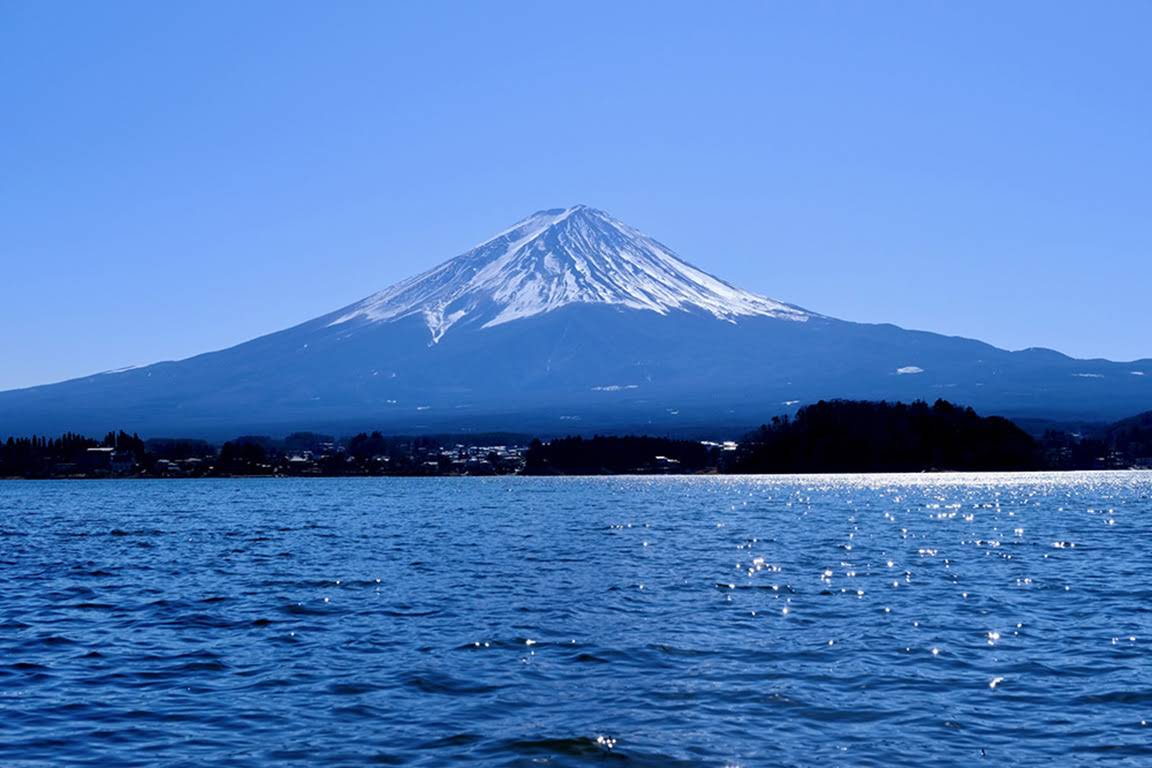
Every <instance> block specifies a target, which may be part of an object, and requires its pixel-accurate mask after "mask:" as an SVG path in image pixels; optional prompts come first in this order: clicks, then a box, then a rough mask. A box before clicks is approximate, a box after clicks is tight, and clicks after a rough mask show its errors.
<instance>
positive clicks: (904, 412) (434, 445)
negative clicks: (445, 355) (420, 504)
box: [0, 400, 1152, 478]
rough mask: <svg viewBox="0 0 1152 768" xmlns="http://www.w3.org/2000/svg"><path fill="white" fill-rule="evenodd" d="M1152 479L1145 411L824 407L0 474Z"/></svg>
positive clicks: (5, 466) (59, 444)
mask: <svg viewBox="0 0 1152 768" xmlns="http://www.w3.org/2000/svg"><path fill="white" fill-rule="evenodd" d="M1084 469H1152V414H1143V415H1141V416H1139V417H1134V418H1133V419H1129V420H1126V421H1124V422H1118V423H1117V424H1115V425H1111V426H1109V427H1107V428H1106V429H1104V430H1101V431H1099V432H1098V433H1096V434H1084V433H1081V432H1075V431H1061V430H1054V429H1048V430H1046V431H1045V432H1044V433H1043V434H1042V435H1041V436H1035V435H1031V434H1029V433H1027V432H1025V431H1024V430H1022V429H1021V428H1020V427H1019V426H1017V425H1016V424H1014V423H1013V422H1011V421H1008V420H1007V419H1003V418H999V417H994V416H993V417H981V416H979V415H977V414H976V413H975V412H974V411H973V410H972V409H971V408H964V407H962V406H956V405H953V404H951V403H948V402H946V401H943V400H940V401H937V402H936V403H934V404H932V405H929V404H927V403H924V402H915V403H910V404H903V403H877V402H863V401H842V400H838V401H828V402H824V401H821V402H819V403H815V404H813V405H811V406H807V407H804V408H801V409H800V411H799V412H798V413H797V414H796V416H795V417H776V418H773V419H772V421H771V423H769V424H765V425H764V426H762V427H761V428H760V429H759V430H757V431H754V432H750V433H748V434H746V435H744V436H743V437H742V438H741V439H740V440H739V441H734V440H688V439H674V438H669V437H650V436H635V435H629V436H603V435H601V436H594V437H583V436H568V437H560V438H552V439H547V440H541V439H533V438H529V437H526V436H523V435H516V434H511V433H496V434H489V435H470V436H467V437H461V436H387V435H384V434H382V433H380V432H372V433H363V432H362V433H360V434H357V435H355V436H353V437H349V438H336V437H334V436H331V435H324V434H318V433H314V432H295V433H292V434H289V435H287V436H286V437H283V438H272V437H268V436H256V435H248V436H243V437H238V438H236V439H234V440H229V441H227V442H225V443H223V444H222V445H216V444H212V443H209V442H207V441H204V440H194V439H173V438H152V439H147V440H146V439H143V438H141V437H140V436H139V435H136V434H128V433H126V432H110V433H108V434H107V435H105V436H104V438H103V439H101V440H97V439H93V438H89V437H85V436H82V435H77V434H64V435H61V436H58V437H46V436H32V437H19V438H17V437H9V438H7V440H6V441H5V442H3V443H0V477H5V478H109V477H112V478H128V477H137V478H202V477H244V476H266V477H347V476H385V475H400V476H485V475H517V474H526V475H604V474H705V473H768V474H771V473H808V472H917V471H921V472H923V471H946V470H965V471H998V470H1003V471H1017V470H1021V471H1022V470H1084Z"/></svg>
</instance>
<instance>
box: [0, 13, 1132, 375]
mask: <svg viewBox="0 0 1152 768" xmlns="http://www.w3.org/2000/svg"><path fill="white" fill-rule="evenodd" d="M1149 30H1152V3H1147V2H1120V1H1118V0H1116V1H1113V2H1108V3H1085V2H1076V3H1073V2H1054V1H1053V0H1044V1H1043V2H1024V1H1023V0H1014V2H1011V3H1004V2H1000V1H999V0H997V1H996V2H965V3H957V2H938V3H934V2H921V1H917V2H907V3H901V2H869V3H850V2H828V3H821V2H808V1H806V2H783V1H782V0H781V1H780V2H767V1H763V2H727V3H704V2H692V3H683V4H678V3H672V2H648V3H642V2H619V0H616V1H614V2H590V1H589V0H583V1H582V2H580V3H553V2H540V3H513V2H495V1H494V2H484V3H479V2H475V3H468V4H465V3H446V2H426V1H423V0H422V1H421V2H413V3H400V2H395V3H392V2H377V1H375V0H372V1H370V2H368V1H366V2H353V1H352V0H342V2H338V3H322V2H299V3H296V2H286V1H285V0H275V2H257V1H256V0H245V2H225V1H224V0H216V1H214V2H188V3H157V2H152V1H151V0H148V1H147V2H138V3H137V2H119V1H117V0H109V1H108V2H99V3H97V2H88V3H84V2H64V1H63V0H43V1H41V0H23V1H22V2H16V1H14V0H0V117H2V120H0V328H3V332H2V333H0V361H2V363H0V388H7V387H17V386H25V385H31V384H36V383H43V382H47V381H52V380H59V379H63V378H68V377H72V376H77V375H82V374H86V373H91V372H94V371H99V370H106V369H111V368H118V367H122V366H127V365H132V364H142V363H148V362H154V361H157V360H163V359H175V358H180V357H185V356H189V355H192V354H195V353H198V352H203V351H208V350H211V349H216V348H221V347H224V346H228V345H231V344H234V343H238V342H241V341H244V340H246V339H248V338H251V337H254V336H257V335H259V334H262V333H266V332H270V331H274V330H278V329H280V328H283V327H286V326H289V325H292V324H295V323H297V322H300V321H303V320H307V319H309V318H311V317H313V316H316V315H319V314H322V313H325V312H327V311H330V310H333V309H335V308H337V307H340V306H343V305H345V304H349V303H351V302H353V301H355V300H357V299H359V298H361V297H363V296H364V295H366V294H368V293H371V292H373V291H375V290H378V289H381V288H384V287H386V286H387V285H389V284H391V283H393V282H395V281H396V280H398V279H401V278H404V277H407V276H409V275H410V274H413V273H416V272H418V271H421V270H423V269H425V268H427V267H429V266H432V265H433V264H435V263H438V262H440V261H443V260H445V259H447V258H449V257H451V256H454V255H456V254H458V253H460V252H461V251H463V250H465V249H466V248H468V247H469V246H470V245H472V244H474V243H476V242H478V241H480V240H483V239H485V238H486V237H488V236H490V235H491V234H494V233H495V232H497V231H499V230H500V229H503V228H504V227H506V226H507V225H508V224H510V223H511V222H513V221H515V220H516V219H519V218H521V217H523V216H525V215H527V214H528V213H531V212H532V211H535V210H538V209H542V208H552V207H562V206H567V205H571V204H574V203H577V202H581V203H586V204H589V205H592V206H595V207H598V208H603V209H605V210H607V211H609V212H610V213H612V214H613V215H615V216H616V217H617V218H620V219H623V220H624V221H626V222H628V223H630V224H632V225H634V226H636V227H638V228H640V229H642V230H644V231H646V232H648V233H649V234H651V235H653V236H654V237H656V238H658V239H659V240H661V241H663V242H664V243H666V244H668V245H669V246H671V247H672V248H673V249H675V250H676V251H677V252H678V253H679V254H680V255H681V256H683V257H685V258H687V259H688V260H689V261H692V262H694V263H696V264H697V265H699V266H701V267H703V268H705V269H707V270H709V271H711V272H713V273H715V274H717V275H719V276H720V277H723V278H725V279H727V280H729V281H730V282H734V283H736V284H737V285H739V286H741V287H744V288H747V289H750V290H754V291H757V292H760V293H764V294H767V295H769V296H772V297H775V298H779V299H782V300H785V301H790V302H793V303H797V304H800V305H802V306H805V307H808V308H810V309H813V310H816V311H819V312H823V313H825V314H830V315H833V316H836V317H841V318H844V319H849V320H860V321H875V322H879V321H886V322H894V323H897V324H900V325H904V326H906V327H912V328H922V329H928V330H935V331H940V332H943V333H949V334H959V335H965V336H972V337H976V338H981V339H984V340H987V341H990V342H992V343H995V344H997V345H1000V346H1004V347H1008V348H1013V349H1017V348H1022V347H1027V346H1048V347H1054V348H1056V349H1060V350H1062V351H1065V352H1068V353H1070V354H1075V355H1077V356H1101V357H1112V358H1115V359H1132V358H1137V357H1152V333H1150V332H1149V329H1150V328H1152V298H1150V297H1152V292H1150V290H1149V289H1150V287H1152V247H1150V246H1152V46H1150V45H1149V43H1148V35H1149Z"/></svg>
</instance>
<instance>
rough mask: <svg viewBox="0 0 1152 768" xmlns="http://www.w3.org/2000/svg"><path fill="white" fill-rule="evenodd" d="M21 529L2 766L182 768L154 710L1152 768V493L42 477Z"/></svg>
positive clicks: (318, 752) (897, 485)
mask: <svg viewBox="0 0 1152 768" xmlns="http://www.w3.org/2000/svg"><path fill="white" fill-rule="evenodd" d="M174 509H180V510H186V511H184V512H181V513H180V514H173V513H172V512H171V510H174ZM0 510H2V513H3V516H2V517H0V537H2V538H0V540H2V541H3V542H4V544H5V548H4V550H3V552H2V553H0V558H2V559H3V560H4V563H5V565H4V569H3V570H0V586H2V587H3V588H4V590H5V591H4V594H5V595H6V603H5V607H4V610H5V613H4V616H3V619H2V620H0V629H2V630H3V631H2V632H0V659H3V661H0V718H2V719H3V722H5V723H6V727H7V732H6V734H5V737H4V738H3V739H0V764H13V762H14V760H15V759H16V758H17V757H19V758H20V759H24V760H33V761H35V760H40V761H41V762H46V761H49V760H50V759H53V758H55V759H56V762H57V764H59V762H60V761H59V759H58V758H59V757H60V755H61V754H63V755H64V756H65V758H67V757H68V756H69V755H71V756H72V757H74V758H75V760H76V762H83V761H87V762H88V763H89V764H95V763H101V762H102V763H105V764H130V763H131V762H132V760H133V756H134V755H135V754H137V752H138V750H139V749H141V748H144V747H145V745H148V748H149V749H151V750H153V752H152V753H151V754H152V755H153V757H154V759H155V760H156V761H160V762H164V761H168V762H175V761H179V760H180V759H181V758H182V757H185V755H183V753H181V751H180V750H181V749H182V748H183V747H182V746H181V744H180V743H179V742H178V741H175V740H171V741H165V740H164V738H163V736H162V735H157V734H162V733H163V731H161V730H157V731H155V732H145V731H142V730H141V725H140V723H139V721H138V719H136V720H134V719H133V717H132V716H131V713H134V712H139V711H141V709H140V706H139V702H140V700H141V697H147V698H148V701H149V707H151V709H150V710H149V711H152V712H154V713H155V714H154V716H155V717H157V718H159V719H158V720H157V721H156V722H159V723H163V722H179V723H180V724H181V725H180V726H179V727H180V728H181V729H182V730H183V732H185V733H190V734H192V735H193V738H195V739H200V740H202V744H203V746H202V747H200V748H199V751H198V753H197V755H198V758H199V759H201V760H202V762H219V761H221V760H223V759H225V758H227V757H228V756H230V755H248V756H250V759H249V758H237V760H236V762H237V764H253V765H258V764H268V763H269V762H277V760H278V757H277V755H280V752H278V750H279V749H280V745H282V744H284V743H287V742H289V741H296V742H297V743H307V744H308V745H309V747H308V749H309V750H310V751H309V754H308V755H306V756H305V758H306V759H311V760H313V761H314V762H316V763H318V764H319V763H346V764H354V763H364V762H368V761H369V760H375V761H378V762H379V761H382V762H418V761H421V760H424V761H426V764H438V763H439V764H445V763H451V762H455V761H459V760H464V759H467V760H470V761H472V762H474V763H477V764H481V765H485V764H490V765H505V764H517V762H516V761H517V760H523V761H525V764H527V762H528V761H544V762H545V763H548V762H551V763H554V764H562V765H576V764H589V765H595V764H599V762H598V761H603V759H604V758H605V757H606V756H607V754H608V752H609V751H611V755H612V757H613V758H619V759H620V760H623V761H631V762H634V763H637V764H647V765H665V764H683V765H687V764H703V765H723V764H725V762H733V761H737V762H739V763H741V764H746V765H760V764H765V763H781V762H782V763H786V764H787V763H791V764H797V765H807V764H831V765H835V764H852V765H857V764H859V765H885V764H895V763H901V762H905V761H906V760H907V755H908V754H916V755H918V756H920V757H921V758H922V760H921V761H920V762H925V763H927V762H930V763H931V764H933V765H946V766H949V765H957V766H959V765H968V764H970V763H971V762H972V761H973V760H976V759H981V758H982V756H986V757H987V758H988V759H989V760H990V761H993V762H995V763H997V764H1012V763H1017V764H1019V763H1030V762H1039V761H1040V760H1044V761H1045V762H1051V763H1055V764H1057V765H1059V764H1068V763H1069V762H1071V763H1075V764H1093V763H1097V762H1099V763H1103V762H1109V761H1110V762H1111V764H1118V765H1124V764H1132V765H1138V764H1141V763H1142V762H1143V763H1147V762H1148V761H1149V760H1152V753H1150V752H1149V748H1148V745H1147V743H1146V742H1145V741H1144V740H1143V738H1142V737H1143V736H1144V735H1146V733H1147V731H1139V732H1137V731H1134V730H1133V729H1136V728H1139V727H1141V726H1139V725H1138V724H1139V723H1141V722H1147V719H1148V716H1149V712H1148V708H1147V707H1148V704H1147V698H1146V697H1144V694H1143V693H1142V692H1146V691H1147V690H1150V689H1152V677H1150V676H1152V670H1150V669H1149V666H1148V665H1147V663H1146V656H1145V655H1144V652H1143V649H1142V644H1141V643H1140V642H1139V638H1141V637H1145V636H1147V634H1148V632H1149V631H1152V626H1150V617H1149V612H1148V611H1147V610H1146V609H1145V607H1144V606H1146V604H1147V602H1148V600H1149V599H1152V593H1150V592H1149V591H1148V589H1147V587H1146V586H1144V584H1145V582H1144V581H1143V574H1145V573H1147V572H1149V569H1152V556H1150V551H1149V548H1148V547H1147V545H1146V542H1147V541H1148V540H1152V539H1150V538H1149V537H1150V536H1152V482H1149V478H1140V477H1134V476H1132V475H1128V474H1119V473H1117V474H1085V475H1078V476H1070V475H1044V474H1038V475H991V476H986V475H941V476H920V475H913V476H852V477H844V476H840V477H837V476H820V477H804V478H787V477H781V478H761V477H757V478H730V477H722V478H672V477H669V478H596V479H578V478H555V479H549V478H541V479H530V478H493V479H491V480H470V481H457V480H452V479H428V480H412V481H409V480H403V481H398V480H380V481H375V480H363V481H361V480H355V479H352V480H334V481H300V482H296V481H284V482H276V481H271V482H263V481H219V482H216V481H209V482H205V483H178V482H173V483H117V482H110V483H107V484H100V483H75V484H67V483H64V484H21V485H20V487H19V488H17V487H16V486H9V487H0ZM80 510H83V512H82V514H81V513H80V512H79V511H80ZM969 518H970V519H969ZM1107 521H1114V522H1113V523H1107ZM1102 522H1104V523H1107V524H1103V525H1102V524H1101V523H1102ZM1025 531H1027V536H1026V535H1025ZM112 532H115V534H114V535H113V533H112ZM145 544H146V545H147V546H143V545H145ZM645 544H647V545H648V546H645ZM1058 544H1065V545H1067V546H1057V545H1058ZM734 550H735V553H736V556H735V557H733V553H734ZM333 564H339V567H338V572H337V573H333V570H334V568H333ZM734 565H735V568H733V566H734ZM356 574H365V575H364V576H357V575H356ZM29 585H35V588H34V589H33V588H30V586H29ZM880 588H883V591H882V592H881V591H878V589H880ZM721 595H722V596H723V599H722V600H717V599H716V598H717V597H718V596H721ZM100 606H103V607H100ZM1025 627H1027V631H1025ZM92 654H95V655H92ZM864 691H867V692H868V693H867V694H864V693H863V692H864ZM979 691H982V692H983V693H982V694H979V693H978V692H979ZM993 691H994V692H995V693H994V694H993V693H992V692H993ZM734 701H739V702H740V705H739V707H735V706H734V705H733V703H732V702H734ZM1021 701H1027V702H1028V706H1027V707H1026V708H1022V707H1021V706H1020V702H1021ZM60 707H64V708H65V709H63V710H59V711H58V709H59V708H60ZM165 718H167V721H165ZM746 722H755V723H756V724H757V727H756V728H752V729H750V728H748V727H747V726H746V725H742V723H746ZM1054 723H1055V725H1053V724H1054ZM1061 723H1063V725H1061ZM85 729H88V731H92V730H96V729H101V730H102V731H108V732H110V733H113V734H115V738H111V739H106V740H93V739H79V738H72V734H74V733H84V732H85ZM830 733H835V738H830V737H829V734H830ZM601 739H604V740H607V741H610V742H611V743H610V744H609V743H607V742H602V741H600V740H601ZM50 740H55V742H53V743H55V744H56V746H55V747H54V748H53V749H51V750H49V749H48V747H46V746H43V745H45V744H48V743H49V742H50ZM845 750H847V752H845ZM845 754H848V755H850V758H849V757H844V755H845ZM66 761H67V760H65V762H66ZM428 761H430V762H428ZM990 764H992V763H991V762H990Z"/></svg>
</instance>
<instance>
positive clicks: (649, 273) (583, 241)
mask: <svg viewBox="0 0 1152 768" xmlns="http://www.w3.org/2000/svg"><path fill="white" fill-rule="evenodd" d="M569 304H608V305H616V306H620V307H625V308H630V309H640V310H651V311H653V312H658V313H660V314H668V313H670V312H676V311H686V312H693V311H695V312H705V313H708V314H711V315H713V316H715V317H717V318H720V319H723V320H727V321H730V322H735V321H736V319H737V318H739V317H741V316H751V315H760V316H768V317H776V318H781V319H787V320H798V321H803V320H807V319H808V318H809V317H811V316H812V315H811V314H810V313H808V312H806V311H804V310H802V309H800V308H798V307H794V306H792V305H789V304H785V303H783V302H779V301H775V300H773V299H769V298H767V297H764V296H759V295H757V294H754V293H749V292H748V291H743V290H740V289H739V288H736V287H734V286H732V285H729V284H728V283H726V282H724V281H723V280H720V279H718V278H716V277H713V276H712V275H709V274H708V273H706V272H704V271H702V270H700V269H698V268H696V267H694V266H692V265H691V264H688V263H687V262H685V261H683V260H682V259H680V258H679V257H678V256H676V255H675V254H674V253H673V252H672V251H671V250H670V249H669V248H667V247H666V246H664V245H662V244H660V243H659V242H657V241H655V240H653V239H652V238H650V237H648V236H646V235H644V234H643V233H641V232H639V231H637V230H635V229H633V228H631V227H629V226H628V225H626V224H624V223H622V222H620V221H617V220H616V219H614V218H612V217H611V216H609V215H608V214H606V213H604V212H603V211H599V210H596V209H595V208H589V207H588V206H585V205H575V206H572V207H571V208H557V209H551V210H545V211H538V212H536V213H534V214H532V215H531V216H529V217H527V218H526V219H523V220H522V221H519V222H517V223H516V224H514V225H513V226H511V227H509V228H508V229H506V230H504V231H503V232H501V233H499V234H498V235H496V236H495V237H492V238H490V239H489V240H486V241H484V242H483V243H480V244H479V245H477V246H476V247H475V248H472V249H471V250H469V251H468V252H466V253H464V254H462V255H460V256H457V257H456V258H454V259H452V260H450V261H446V262H444V263H443V264H441V265H439V266H437V267H434V268H433V269H430V270H429V271H427V272H425V273H423V274H420V275H417V276H415V277H412V278H409V279H407V280H403V281H401V282H399V283H397V284H395V285H393V286H392V287H390V288H387V289H385V290H383V291H381V292H379V293H377V294H374V295H372V296H369V297H368V298H366V299H364V300H363V301H360V302H357V303H356V304H353V305H352V306H350V307H347V308H345V309H344V310H341V311H340V312H338V313H337V315H336V318H335V319H334V320H332V321H331V323H330V325H338V324H341V323H348V322H352V321H362V322H373V323H375V322H388V321H392V320H398V319H400V318H404V317H410V316H412V315H419V316H422V317H423V319H424V321H425V323H426V324H427V326H428V329H429V331H430V332H431V334H432V341H433V342H437V341H439V340H440V339H441V337H443V335H444V334H445V333H446V332H447V331H448V330H449V329H450V328H452V327H453V326H455V325H457V324H459V323H461V322H464V321H467V322H469V323H479V324H480V325H482V326H483V327H492V326H495V325H500V324H502V323H508V322H512V321H514V320H519V319H522V318H526V317H532V316H533V315H539V314H542V313H545V312H550V311H552V310H555V309H559V308H560V307H563V306H567V305H569Z"/></svg>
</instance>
